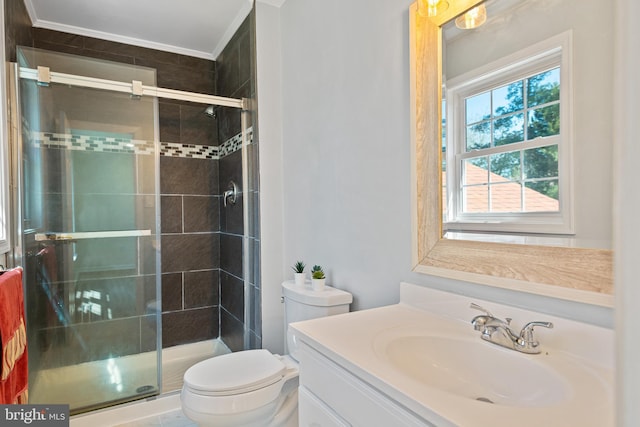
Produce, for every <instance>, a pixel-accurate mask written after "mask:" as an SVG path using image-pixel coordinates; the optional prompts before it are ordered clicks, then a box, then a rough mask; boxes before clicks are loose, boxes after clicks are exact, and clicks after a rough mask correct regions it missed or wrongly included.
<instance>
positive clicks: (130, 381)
mask: <svg viewBox="0 0 640 427" xmlns="http://www.w3.org/2000/svg"><path fill="white" fill-rule="evenodd" d="M229 352H230V350H229V349H228V348H227V346H226V345H225V344H224V343H223V342H222V341H221V340H219V339H214V340H207V341H201V342H197V343H193V344H185V345H179V346H175V347H169V348H167V349H164V350H163V351H162V377H163V378H162V383H163V387H162V393H163V394H164V393H169V392H172V391H176V390H180V389H181V388H182V378H183V376H184V372H185V371H186V370H187V369H188V368H189V367H190V366H192V365H193V364H195V363H197V362H199V361H201V360H204V359H207V358H209V357H213V356H217V355H221V354H226V353H229ZM156 357H157V355H156V352H146V353H140V354H134V355H130V356H123V357H118V358H111V359H105V360H99V361H94V362H87V363H81V364H77V365H72V366H64V367H60V368H52V369H46V370H43V371H40V372H39V373H38V374H37V376H36V378H35V380H34V381H33V384H31V385H30V387H29V389H30V396H29V401H30V402H31V403H38V404H68V405H70V408H71V412H72V413H82V412H87V411H91V410H92V409H97V408H104V407H107V406H112V405H116V404H119V403H125V402H129V401H132V400H138V399H143V398H145V397H149V396H153V395H157V394H159V393H158V385H157V372H156V368H155V367H156Z"/></svg>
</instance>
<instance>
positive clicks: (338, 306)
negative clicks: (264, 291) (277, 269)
mask: <svg viewBox="0 0 640 427" xmlns="http://www.w3.org/2000/svg"><path fill="white" fill-rule="evenodd" d="M282 296H283V298H284V325H285V330H286V331H287V348H286V349H285V350H286V351H287V352H288V354H289V355H290V356H291V357H293V358H294V359H295V360H298V358H297V356H296V353H297V352H296V349H297V343H296V337H295V335H294V334H293V333H292V332H291V331H290V330H289V323H293V322H300V321H302V320H310V319H316V318H318V317H326V316H333V315H335V314H342V313H347V312H349V305H350V304H351V302H352V301H353V297H352V295H351V294H350V293H349V292H345V291H343V290H340V289H336V288H333V287H331V286H325V288H324V290H322V291H314V290H312V289H311V288H310V287H306V286H299V285H296V284H295V283H294V282H293V281H286V282H283V283H282Z"/></svg>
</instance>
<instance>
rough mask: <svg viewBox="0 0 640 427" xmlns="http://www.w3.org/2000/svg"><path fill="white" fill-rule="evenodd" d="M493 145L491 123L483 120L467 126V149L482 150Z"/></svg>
mask: <svg viewBox="0 0 640 427" xmlns="http://www.w3.org/2000/svg"><path fill="white" fill-rule="evenodd" d="M490 146H491V123H490V122H482V123H478V124H475V125H471V126H467V145H466V151H473V150H480V149H482V148H489V147H490Z"/></svg>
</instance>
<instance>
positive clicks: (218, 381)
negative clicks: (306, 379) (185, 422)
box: [181, 349, 298, 416]
mask: <svg viewBox="0 0 640 427" xmlns="http://www.w3.org/2000/svg"><path fill="white" fill-rule="evenodd" d="M297 375H298V368H297V364H295V363H292V362H290V361H289V360H288V358H286V357H282V356H277V355H273V354H271V353H270V352H269V351H268V350H263V349H260V350H245V351H240V352H236V353H230V354H226V355H223V356H217V357H213V358H211V359H207V360H204V361H202V362H199V363H197V364H195V365H193V366H192V367H191V368H189V369H188V370H187V372H185V375H184V383H183V389H182V394H181V399H182V403H183V409H185V410H188V411H189V412H191V413H193V414H196V413H197V414H203V415H204V414H208V415H219V416H223V415H230V414H233V413H238V412H248V411H254V410H258V408H264V409H265V410H271V409H276V407H273V408H271V409H268V408H269V407H270V405H276V406H277V403H276V402H278V399H280V398H281V396H280V394H281V391H282V390H283V386H284V385H285V383H287V381H288V380H290V379H292V378H294V377H297ZM296 389H297V381H296ZM185 413H186V412H185ZM187 416H189V414H187Z"/></svg>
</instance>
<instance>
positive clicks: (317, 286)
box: [311, 265, 326, 291]
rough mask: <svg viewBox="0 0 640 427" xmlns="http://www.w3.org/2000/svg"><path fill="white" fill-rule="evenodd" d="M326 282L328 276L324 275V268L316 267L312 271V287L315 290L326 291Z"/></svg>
mask: <svg viewBox="0 0 640 427" xmlns="http://www.w3.org/2000/svg"><path fill="white" fill-rule="evenodd" d="M325 280H326V276H325V275H324V271H323V270H322V267H321V266H319V265H314V266H313V268H312V269H311V286H312V287H313V290H314V291H322V290H324V285H325Z"/></svg>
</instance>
